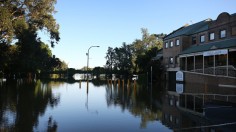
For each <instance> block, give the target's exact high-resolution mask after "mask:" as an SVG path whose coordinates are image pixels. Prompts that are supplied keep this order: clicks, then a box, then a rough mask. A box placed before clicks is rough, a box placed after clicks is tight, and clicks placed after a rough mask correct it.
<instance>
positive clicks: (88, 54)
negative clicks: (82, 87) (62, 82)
mask: <svg viewBox="0 0 236 132" xmlns="http://www.w3.org/2000/svg"><path fill="white" fill-rule="evenodd" d="M93 47H100V46H91V47H89V49H88V52H87V53H86V55H87V81H88V67H89V50H90V49H91V48H93Z"/></svg>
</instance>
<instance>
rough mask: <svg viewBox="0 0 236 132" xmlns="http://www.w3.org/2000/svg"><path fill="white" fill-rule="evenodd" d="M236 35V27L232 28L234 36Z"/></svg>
mask: <svg viewBox="0 0 236 132" xmlns="http://www.w3.org/2000/svg"><path fill="white" fill-rule="evenodd" d="M235 35H236V26H235V27H232V36H235Z"/></svg>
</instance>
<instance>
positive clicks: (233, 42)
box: [179, 38, 236, 55]
mask: <svg viewBox="0 0 236 132" xmlns="http://www.w3.org/2000/svg"><path fill="white" fill-rule="evenodd" d="M232 47H235V48H236V38H231V39H227V40H222V41H217V42H210V43H208V44H202V45H192V46H191V47H189V48H188V49H186V50H184V51H182V52H181V53H180V54H179V55H183V54H190V53H196V52H202V51H209V50H216V49H224V48H232Z"/></svg>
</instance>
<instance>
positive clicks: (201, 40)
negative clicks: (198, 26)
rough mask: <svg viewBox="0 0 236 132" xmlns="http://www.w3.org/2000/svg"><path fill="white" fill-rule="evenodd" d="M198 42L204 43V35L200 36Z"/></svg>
mask: <svg viewBox="0 0 236 132" xmlns="http://www.w3.org/2000/svg"><path fill="white" fill-rule="evenodd" d="M200 42H201V43H203V42H205V35H201V36H200Z"/></svg>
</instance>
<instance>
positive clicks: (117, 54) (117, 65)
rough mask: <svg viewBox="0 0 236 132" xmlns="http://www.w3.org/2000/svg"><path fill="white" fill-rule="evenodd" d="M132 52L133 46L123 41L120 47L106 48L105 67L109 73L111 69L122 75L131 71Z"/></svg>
mask: <svg viewBox="0 0 236 132" xmlns="http://www.w3.org/2000/svg"><path fill="white" fill-rule="evenodd" d="M132 53H133V48H132V46H131V45H127V44H126V43H123V45H122V46H121V47H120V48H117V47H116V48H114V49H113V48H111V47H109V48H108V51H107V54H106V57H105V58H106V59H107V62H106V67H107V68H108V70H109V73H111V72H112V71H113V72H115V73H118V74H122V75H125V76H127V75H129V74H130V73H131V72H132V67H133V64H132Z"/></svg>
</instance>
